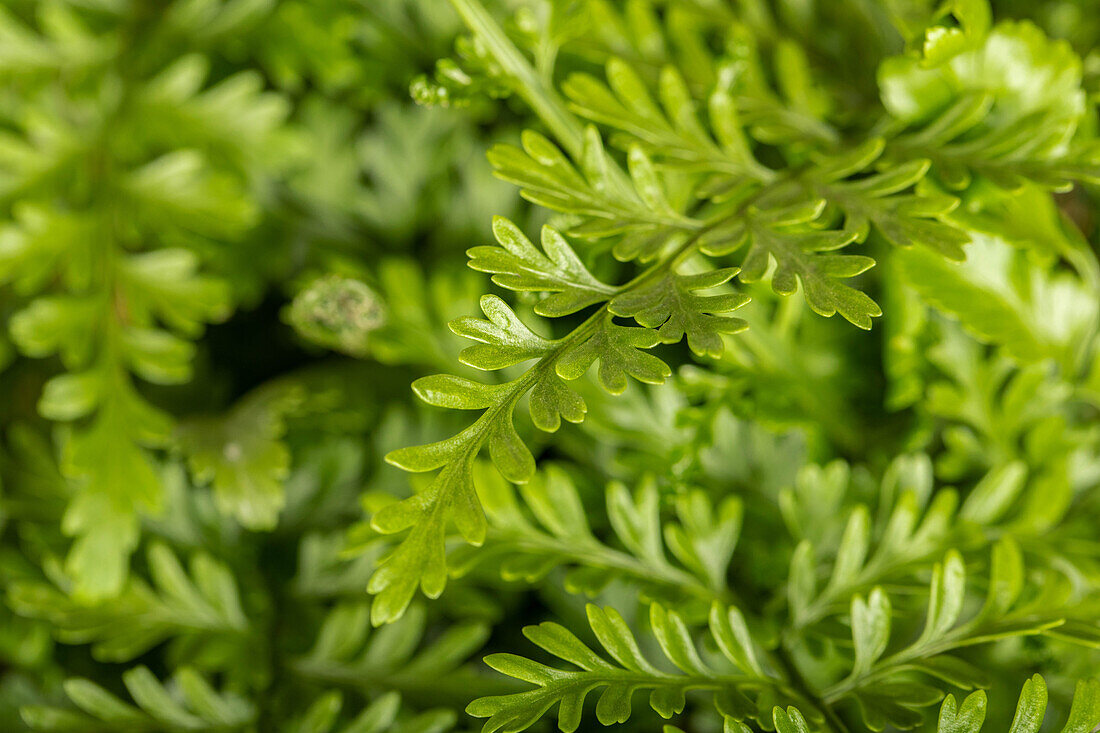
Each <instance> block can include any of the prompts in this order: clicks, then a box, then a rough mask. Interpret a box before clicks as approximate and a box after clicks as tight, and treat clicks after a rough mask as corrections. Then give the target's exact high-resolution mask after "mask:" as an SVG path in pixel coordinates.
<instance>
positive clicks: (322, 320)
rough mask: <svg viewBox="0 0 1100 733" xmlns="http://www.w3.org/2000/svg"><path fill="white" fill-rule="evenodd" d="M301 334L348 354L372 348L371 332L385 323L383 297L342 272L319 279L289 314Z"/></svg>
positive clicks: (298, 297) (362, 353)
mask: <svg viewBox="0 0 1100 733" xmlns="http://www.w3.org/2000/svg"><path fill="white" fill-rule="evenodd" d="M287 318H288V320H289V322H290V325H291V326H293V327H294V330H295V331H297V332H298V334H299V335H300V336H301V337H302V338H304V339H306V340H307V341H310V342H312V343H314V344H316V345H317V346H321V347H324V348H326V349H331V350H333V351H339V352H342V353H344V354H347V355H349V356H355V357H363V356H366V355H367V353H368V351H369V341H370V334H371V332H373V331H375V330H377V329H379V328H381V327H382V325H384V324H385V322H386V306H385V303H383V301H382V298H381V296H379V295H378V293H376V292H375V291H374V290H372V289H371V288H370V286H368V285H367V284H366V283H364V282H362V281H360V280H355V279H353V278H350V277H343V276H341V275H326V276H324V277H320V278H317V279H316V280H314V281H313V282H312V283H310V284H309V285H308V286H306V288H305V289H303V290H302V291H301V292H300V293H298V295H296V296H295V297H294V301H293V302H292V303H291V305H290V308H289V313H288V316H287Z"/></svg>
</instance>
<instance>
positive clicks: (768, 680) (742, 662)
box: [466, 604, 809, 733]
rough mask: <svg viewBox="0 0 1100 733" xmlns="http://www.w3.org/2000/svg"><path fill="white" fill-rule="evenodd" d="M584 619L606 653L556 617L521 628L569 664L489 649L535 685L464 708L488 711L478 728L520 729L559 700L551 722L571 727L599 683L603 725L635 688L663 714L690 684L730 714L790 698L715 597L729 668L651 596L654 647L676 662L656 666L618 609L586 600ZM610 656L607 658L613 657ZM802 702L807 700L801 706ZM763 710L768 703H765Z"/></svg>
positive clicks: (736, 615) (508, 670)
mask: <svg viewBox="0 0 1100 733" xmlns="http://www.w3.org/2000/svg"><path fill="white" fill-rule="evenodd" d="M586 611H587V614H588V621H589V624H590V625H591V627H592V633H593V634H595V636H596V638H597V639H598V640H599V642H600V644H601V646H603V648H604V650H605V651H606V653H607V655H609V657H610V660H609V659H608V658H606V657H604V656H602V655H601V654H597V653H596V652H594V651H593V650H591V649H590V648H589V647H587V646H586V645H585V644H584V643H583V642H581V641H580V639H578V638H577V637H576V636H574V635H573V634H572V633H571V632H570V631H568V630H567V629H565V628H564V627H562V626H560V625H558V624H555V623H550V622H546V623H542V624H540V625H538V626H528V627H525V628H524V630H523V634H524V636H526V637H527V638H528V639H530V640H531V641H532V642H533V643H535V644H536V645H537V646H539V647H540V648H542V649H544V650H545V651H547V652H549V653H550V654H552V655H554V656H555V657H558V658H559V659H562V660H563V661H566V662H569V663H571V664H573V665H575V666H576V667H577V668H578V669H576V670H564V669H558V668H555V667H549V666H546V665H543V664H539V663H537V662H534V661H531V660H529V659H525V658H523V657H519V656H516V655H513V654H495V655H491V656H489V657H487V658H486V660H485V661H486V663H487V664H488V665H489V666H491V667H493V668H494V669H496V670H497V671H499V672H502V673H504V674H506V675H508V676H510V677H515V678H517V679H521V680H523V681H525V682H529V683H531V684H534V685H536V689H534V690H531V691H529V692H521V693H516V694H513V695H507V696H500V697H485V698H481V699H478V700H475V701H474V702H472V703H470V705H469V706H468V707H467V708H466V712H468V713H470V714H471V715H474V716H476V717H481V718H488V721H486V723H485V726H484V727H483V728H482V730H483V731H485V733H493V732H494V731H498V730H505V731H521V730H526V729H527V728H529V727H531V726H532V725H534V723H535V722H536V721H537V720H538V719H539V718H541V717H542V716H543V715H544V714H545V713H546V712H547V711H548V710H549V709H550V708H551V707H553V706H554V705H558V728H560V729H561V730H563V731H565V732H566V733H571V732H572V731H574V730H576V729H577V728H578V726H579V725H580V723H581V713H582V709H583V705H584V700H585V698H586V697H587V696H588V694H589V693H590V692H592V691H593V690H597V689H602V690H603V691H602V692H601V694H600V698H599V700H598V701H597V703H596V719H597V720H599V721H600V723H602V724H603V725H611V724H613V723H623V722H625V721H626V720H628V719H629V718H630V715H631V712H632V711H631V698H632V697H633V694H634V692H635V691H637V690H649V691H650V695H649V705H650V707H652V708H653V710H654V711H655V712H657V714H658V715H660V716H661V717H663V718H666V719H667V718H670V717H672V715H674V714H675V713H679V712H681V711H682V710H683V709H684V705H685V694H686V693H687V692H688V691H691V690H708V691H713V692H714V693H715V705H716V706H717V707H718V709H719V710H720V711H721V712H722V713H723V714H724V715H729V716H731V717H735V718H744V717H757V716H758V715H760V712H759V711H758V707H759V706H761V705H763V706H764V710H765V711H768V703H767V701H769V700H775V699H776V698H777V697H778V698H779V699H788V700H797V699H798V697H797V694H796V693H794V692H792V691H790V690H789V689H788V688H787V687H786V685H785V684H784V683H783V682H782V681H780V680H779V679H777V678H775V677H772V676H770V675H769V674H768V673H767V672H765V671H764V669H763V668H762V667H761V666H760V663H759V662H758V661H757V657H756V652H755V650H754V648H753V646H752V642H751V639H750V637H749V635H748V631H747V629H746V627H745V622H744V619H743V618H742V616H741V613H740V612H739V611H738V610H737V609H736V608H732V607H731V608H729V609H724V608H723V607H722V606H720V605H719V604H715V605H714V607H713V608H712V610H711V615H710V634H711V635H712V637H713V639H714V641H715V643H716V644H717V646H718V649H719V650H720V651H721V653H722V656H723V658H724V659H723V663H724V664H725V665H726V666H727V667H728V668H729V671H726V672H717V671H715V670H714V668H713V667H712V666H711V665H710V664H708V663H707V662H704V660H703V659H702V657H700V655H699V652H698V650H697V649H696V647H695V644H694V643H693V641H692V639H691V635H690V633H689V631H688V628H687V626H686V625H685V624H684V621H683V619H682V618H681V617H680V616H679V615H678V614H677V613H676V612H675V611H668V610H666V609H665V608H664V607H662V606H660V605H657V604H653V605H651V606H650V624H651V625H652V627H653V632H654V635H655V636H656V638H657V642H658V644H659V645H660V648H661V651H662V652H663V654H664V655H665V657H666V658H667V663H666V666H667V664H668V663H670V664H671V665H672V666H673V667H674V668H675V669H676V670H678V671H674V672H668V671H663V670H662V669H661V668H659V667H656V666H654V665H653V663H652V662H650V661H649V660H648V659H647V658H646V657H645V656H644V655H643V654H642V653H641V650H640V649H639V647H638V642H637V639H636V638H635V637H634V634H633V633H632V632H631V631H630V628H629V627H628V626H627V625H626V622H625V621H624V620H623V618H622V616H621V615H619V613H618V612H617V611H616V610H615V609H613V608H600V607H598V606H595V605H593V604H589V605H588V606H587V607H586ZM612 660H613V661H612ZM807 709H809V708H807ZM769 712H770V711H769Z"/></svg>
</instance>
